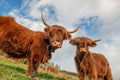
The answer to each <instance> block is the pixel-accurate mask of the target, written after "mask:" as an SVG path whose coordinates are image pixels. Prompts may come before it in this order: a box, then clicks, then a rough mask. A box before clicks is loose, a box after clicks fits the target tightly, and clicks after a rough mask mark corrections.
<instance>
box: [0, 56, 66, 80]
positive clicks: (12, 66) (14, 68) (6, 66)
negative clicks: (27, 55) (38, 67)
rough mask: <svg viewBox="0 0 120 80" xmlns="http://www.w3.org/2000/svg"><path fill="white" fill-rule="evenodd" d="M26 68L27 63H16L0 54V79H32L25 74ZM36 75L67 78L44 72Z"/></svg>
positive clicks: (48, 78)
mask: <svg viewBox="0 0 120 80" xmlns="http://www.w3.org/2000/svg"><path fill="white" fill-rule="evenodd" d="M26 69H27V65H24V64H18V63H16V62H15V61H14V60H11V59H6V58H4V57H2V56H0V80H33V78H30V77H27V76H26V74H25V72H26ZM38 77H39V78H40V79H41V80H67V79H65V78H61V77H58V76H57V77H55V76H53V75H51V74H48V73H45V72H39V73H38Z"/></svg>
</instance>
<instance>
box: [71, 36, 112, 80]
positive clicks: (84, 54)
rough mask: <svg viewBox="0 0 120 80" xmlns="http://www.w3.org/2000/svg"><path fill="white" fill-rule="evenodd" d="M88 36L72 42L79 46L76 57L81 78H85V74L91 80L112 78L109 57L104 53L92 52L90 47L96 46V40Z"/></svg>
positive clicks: (81, 79) (80, 79) (108, 79)
mask: <svg viewBox="0 0 120 80" xmlns="http://www.w3.org/2000/svg"><path fill="white" fill-rule="evenodd" d="M97 41H100V40H91V39H89V38H87V37H77V38H74V39H72V40H71V41H70V44H72V45H76V46H77V51H76V55H75V57H74V61H75V65H76V69H77V73H78V77H79V80H84V78H85V75H87V76H88V78H89V79H90V80H112V74H111V69H110V67H109V63H108V61H107V59H106V58H105V57H104V56H103V55H102V54H96V53H91V52H90V51H89V48H88V47H89V46H90V47H95V46H96V42H97Z"/></svg>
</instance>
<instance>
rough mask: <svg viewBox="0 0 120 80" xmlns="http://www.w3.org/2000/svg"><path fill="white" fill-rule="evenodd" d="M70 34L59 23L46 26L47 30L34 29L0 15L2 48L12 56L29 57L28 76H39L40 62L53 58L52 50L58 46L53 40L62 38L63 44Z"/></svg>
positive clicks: (0, 44)
mask: <svg viewBox="0 0 120 80" xmlns="http://www.w3.org/2000/svg"><path fill="white" fill-rule="evenodd" d="M53 31H55V32H54V34H53V35H52V36H51V34H52V33H53ZM59 31H60V32H59ZM57 36H59V37H57ZM68 36H69V37H68ZM70 36H71V35H70V34H69V33H68V32H67V30H66V29H65V28H63V27H60V26H57V25H54V26H53V27H52V26H51V27H50V28H45V32H40V31H32V30H30V29H28V28H26V27H24V26H22V25H20V24H18V23H17V22H16V21H15V19H14V18H12V17H8V16H0V49H2V50H3V51H4V52H6V53H7V54H8V55H9V56H10V57H14V58H27V59H28V69H27V72H26V74H27V75H28V76H32V77H34V76H37V69H38V67H39V64H40V63H45V62H47V61H48V60H49V59H51V57H52V54H51V52H54V51H55V50H56V49H57V48H58V47H57V46H55V47H54V46H53V45H52V44H51V42H52V41H55V40H60V41H61V45H62V41H63V40H65V39H70ZM56 38H57V39H56ZM59 48H60V47H59Z"/></svg>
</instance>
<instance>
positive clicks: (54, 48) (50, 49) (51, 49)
mask: <svg viewBox="0 0 120 80" xmlns="http://www.w3.org/2000/svg"><path fill="white" fill-rule="evenodd" d="M56 49H57V47H52V46H48V49H47V50H48V52H49V53H51V52H55V50H56Z"/></svg>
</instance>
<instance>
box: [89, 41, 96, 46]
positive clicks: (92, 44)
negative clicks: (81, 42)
mask: <svg viewBox="0 0 120 80" xmlns="http://www.w3.org/2000/svg"><path fill="white" fill-rule="evenodd" d="M89 46H90V47H95V46H97V44H96V42H94V41H93V42H91V43H90V44H89Z"/></svg>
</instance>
